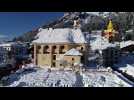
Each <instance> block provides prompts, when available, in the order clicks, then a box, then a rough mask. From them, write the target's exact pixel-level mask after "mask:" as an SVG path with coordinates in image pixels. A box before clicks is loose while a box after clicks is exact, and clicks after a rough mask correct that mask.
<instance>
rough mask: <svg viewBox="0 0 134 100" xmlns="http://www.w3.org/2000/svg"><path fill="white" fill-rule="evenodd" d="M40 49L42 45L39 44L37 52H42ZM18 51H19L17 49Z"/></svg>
mask: <svg viewBox="0 0 134 100" xmlns="http://www.w3.org/2000/svg"><path fill="white" fill-rule="evenodd" d="M40 49H41V46H40V45H38V46H37V53H41V52H40ZM16 51H17V50H16Z"/></svg>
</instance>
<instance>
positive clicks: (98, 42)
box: [90, 35, 116, 50]
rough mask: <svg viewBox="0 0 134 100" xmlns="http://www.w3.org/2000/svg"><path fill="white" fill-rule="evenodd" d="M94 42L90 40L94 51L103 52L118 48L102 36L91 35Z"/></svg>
mask: <svg viewBox="0 0 134 100" xmlns="http://www.w3.org/2000/svg"><path fill="white" fill-rule="evenodd" d="M91 38H93V40H92V39H91V40H90V45H91V49H92V50H103V49H106V48H108V47H116V44H112V43H109V42H108V40H107V39H106V38H104V37H102V36H101V35H91Z"/></svg>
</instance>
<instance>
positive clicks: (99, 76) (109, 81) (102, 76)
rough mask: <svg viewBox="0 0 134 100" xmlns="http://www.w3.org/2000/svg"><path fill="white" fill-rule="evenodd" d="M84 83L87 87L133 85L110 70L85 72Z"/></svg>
mask: <svg viewBox="0 0 134 100" xmlns="http://www.w3.org/2000/svg"><path fill="white" fill-rule="evenodd" d="M83 83H84V84H85V87H88V86H90V87H121V85H122V86H123V87H131V85H129V84H127V83H126V82H124V81H123V80H121V79H120V78H119V77H118V76H117V75H116V74H113V73H108V72H105V73H103V72H100V73H99V72H98V73H97V72H94V73H85V74H83Z"/></svg>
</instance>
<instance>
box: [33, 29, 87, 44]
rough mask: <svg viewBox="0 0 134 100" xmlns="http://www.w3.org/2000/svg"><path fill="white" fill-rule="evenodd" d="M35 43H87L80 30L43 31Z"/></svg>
mask: <svg viewBox="0 0 134 100" xmlns="http://www.w3.org/2000/svg"><path fill="white" fill-rule="evenodd" d="M36 38H37V39H36V40H34V41H33V43H87V42H86V40H85V38H84V35H83V33H82V31H81V30H80V29H70V28H58V29H52V28H49V29H42V30H41V31H40V32H39V33H38V34H37V36H36Z"/></svg>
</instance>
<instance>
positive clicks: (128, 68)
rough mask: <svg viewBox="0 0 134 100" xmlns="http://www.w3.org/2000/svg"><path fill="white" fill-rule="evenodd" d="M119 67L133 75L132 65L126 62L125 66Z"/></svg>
mask: <svg viewBox="0 0 134 100" xmlns="http://www.w3.org/2000/svg"><path fill="white" fill-rule="evenodd" d="M119 69H120V70H122V71H123V72H126V73H127V74H128V75H131V76H133V77H134V66H132V65H130V64H127V66H126V67H121V68H119Z"/></svg>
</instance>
